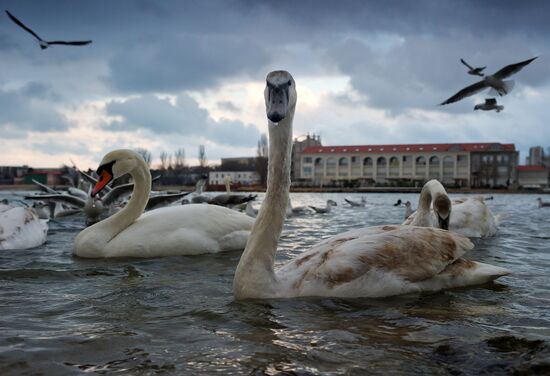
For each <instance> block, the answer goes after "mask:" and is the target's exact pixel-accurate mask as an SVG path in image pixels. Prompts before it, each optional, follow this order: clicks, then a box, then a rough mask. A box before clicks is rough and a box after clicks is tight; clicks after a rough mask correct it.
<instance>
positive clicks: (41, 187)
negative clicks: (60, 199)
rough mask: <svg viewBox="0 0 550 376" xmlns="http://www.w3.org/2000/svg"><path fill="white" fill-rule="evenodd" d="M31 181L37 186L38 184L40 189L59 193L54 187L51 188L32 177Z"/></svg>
mask: <svg viewBox="0 0 550 376" xmlns="http://www.w3.org/2000/svg"><path fill="white" fill-rule="evenodd" d="M32 182H33V183H34V184H36V185H37V186H39V187H40V189H42V190H43V191H44V192H46V193H51V194H59V192H57V191H56V190H55V189H52V188H50V187H48V186H47V185H46V184H42V183H40V182H39V181H36V180H34V179H32Z"/></svg>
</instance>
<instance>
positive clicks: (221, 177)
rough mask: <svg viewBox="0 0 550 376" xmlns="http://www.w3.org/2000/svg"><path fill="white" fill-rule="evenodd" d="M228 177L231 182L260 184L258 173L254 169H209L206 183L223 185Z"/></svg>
mask: <svg viewBox="0 0 550 376" xmlns="http://www.w3.org/2000/svg"><path fill="white" fill-rule="evenodd" d="M227 179H229V181H230V182H231V184H242V185H254V184H260V175H259V174H258V173H257V172H256V171H210V173H209V174H208V184H210V185H224V184H225V183H226V181H227Z"/></svg>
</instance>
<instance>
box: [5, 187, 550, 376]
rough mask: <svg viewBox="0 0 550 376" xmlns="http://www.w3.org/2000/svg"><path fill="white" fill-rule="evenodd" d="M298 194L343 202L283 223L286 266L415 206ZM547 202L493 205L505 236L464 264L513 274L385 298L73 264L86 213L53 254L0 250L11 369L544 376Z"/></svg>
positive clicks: (192, 262) (229, 261)
mask: <svg viewBox="0 0 550 376" xmlns="http://www.w3.org/2000/svg"><path fill="white" fill-rule="evenodd" d="M3 195H4V196H5V195H6V193H3ZM2 197H3V196H2ZM2 197H0V198H2ZM261 197H263V196H262V195H261V194H260V198H261ZM291 197H292V200H293V204H294V205H295V206H298V205H307V204H314V205H323V204H324V202H325V201H326V200H327V199H329V198H330V199H333V200H335V201H336V202H337V203H338V207H336V208H334V210H333V213H332V214H331V215H310V216H304V217H295V218H293V219H290V220H287V222H286V226H285V230H284V232H283V237H282V239H281V244H280V251H279V253H278V255H277V261H278V262H284V261H285V260H288V259H290V258H292V257H295V256H296V255H297V254H299V253H300V252H301V251H302V250H304V249H306V248H307V247H309V246H310V245H313V244H315V243H317V242H318V241H319V240H321V239H324V238H326V237H329V236H331V235H333V234H337V233H339V232H342V231H345V230H348V229H352V228H357V227H362V226H371V225H379V224H387V223H400V222H401V221H402V216H403V213H404V208H394V207H393V206H392V204H393V203H394V202H395V201H396V200H397V198H401V199H402V200H407V199H408V200H411V201H412V202H414V203H416V200H417V195H415V194H368V195H367V199H368V205H367V207H366V208H348V207H347V205H344V204H343V199H344V197H349V198H354V199H357V200H359V199H360V195H359V194H292V195H291ZM536 197H538V196H533V195H494V200H493V201H488V202H487V203H488V205H489V206H490V208H491V209H492V210H493V212H494V213H495V214H501V215H502V216H503V218H502V224H501V227H500V233H499V234H498V236H496V237H495V238H491V239H487V240H480V241H476V248H475V250H474V251H472V252H471V253H470V254H469V256H468V257H469V258H471V259H474V260H479V261H483V262H487V263H492V264H495V265H500V266H504V267H507V268H509V269H511V270H512V271H513V272H514V274H513V275H512V276H509V277H504V278H501V279H500V280H498V281H497V282H496V283H491V284H487V285H484V286H479V287H474V288H467V289H456V290H451V291H444V292H438V293H431V294H420V295H410V296H401V297H392V298H385V299H346V300H343V299H315V298H309V299H293V300H280V301H277V300H268V301H247V302H235V301H234V300H233V296H232V292H231V289H232V279H233V273H234V270H235V267H236V265H237V262H238V260H239V256H240V254H239V253H238V252H236V253H228V254H220V255H207V256H194V257H168V258H158V259H145V260H141V259H118V260H84V259H78V258H74V257H72V254H71V249H72V243H73V240H74V237H75V236H76V235H77V234H78V232H79V231H80V230H81V229H82V228H83V218H80V217H76V218H72V219H68V218H66V219H64V220H63V221H60V222H53V223H51V225H50V232H49V235H48V242H47V243H46V244H45V245H43V246H42V247H40V248H36V249H31V250H24V251H3V252H1V253H0V374H2V375H10V374H14V375H15V374H17V375H19V374H27V375H30V374H33V375H34V374H46V375H60V374H80V373H98V374H110V373H117V374H122V375H126V374H128V375H152V374H193V375H202V374H214V373H220V374H224V375H225V374H246V375H248V374H254V375H262V374H268V375H294V374H298V375H310V374H326V375H339V374H350V375H365V374H371V375H388V374H390V375H394V374H396V375H415V374H417V375H425V374H441V375H445V374H472V375H474V374H491V375H498V374H510V373H514V372H516V373H518V374H536V373H537V372H538V373H540V374H542V373H546V374H549V373H550V360H549V359H550V348H549V343H550V342H549V341H550V309H549V307H550V290H549V289H548V286H549V285H550V277H549V276H548V274H549V270H550V246H549V245H550V242H549V240H550V208H549V209H538V208H537V206H536V201H535V198H536ZM546 199H547V200H548V198H546ZM257 205H258V204H256V206H257ZM413 206H416V204H414V205H413Z"/></svg>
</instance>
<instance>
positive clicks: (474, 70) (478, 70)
mask: <svg viewBox="0 0 550 376" xmlns="http://www.w3.org/2000/svg"><path fill="white" fill-rule="evenodd" d="M460 61H461V62H462V64H464V65H466V66H467V67H468V69H469V70H468V74H471V75H473V76H481V77H483V76H484V74H483V73H481V72H482V71H483V70H484V69H485V68H487V67H486V66H485V67H478V68H474V67H472V66H471V65H470V64H468V63H467V62H465V61H464V59H460Z"/></svg>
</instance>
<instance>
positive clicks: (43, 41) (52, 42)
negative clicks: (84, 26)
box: [6, 10, 92, 50]
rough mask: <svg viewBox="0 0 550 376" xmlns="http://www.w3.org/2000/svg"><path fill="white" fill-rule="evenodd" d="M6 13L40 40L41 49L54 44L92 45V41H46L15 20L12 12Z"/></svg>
mask: <svg viewBox="0 0 550 376" xmlns="http://www.w3.org/2000/svg"><path fill="white" fill-rule="evenodd" d="M6 13H7V14H8V17H9V18H10V19H11V20H12V21H13V22H15V23H16V24H17V25H18V26H20V27H21V28H23V29H25V30H26V31H27V32H29V33H31V34H32V35H33V36H34V37H35V38H36V39H37V40H38V43H39V44H40V48H41V49H43V50H45V49H46V48H48V47H49V46H51V45H52V44H63V45H66V46H84V45H86V44H90V43H92V41H91V40H82V41H71V42H66V41H62V40H55V41H45V40H44V39H42V38H40V37H39V36H38V34H36V33H35V32H34V31H32V30H31V29H29V28H28V27H27V26H25V25H24V24H23V22H21V21H19V20H18V19H17V18H15V16H14V15H13V14H11V13H10V12H8V11H7V10H6Z"/></svg>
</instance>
